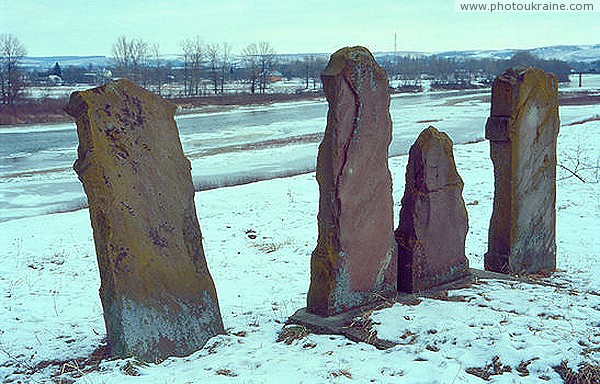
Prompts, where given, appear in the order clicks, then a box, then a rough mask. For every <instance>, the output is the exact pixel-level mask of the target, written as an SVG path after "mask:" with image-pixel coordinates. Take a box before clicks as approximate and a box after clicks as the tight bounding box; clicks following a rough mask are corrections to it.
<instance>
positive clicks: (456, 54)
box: [23, 44, 600, 68]
mask: <svg viewBox="0 0 600 384" xmlns="http://www.w3.org/2000/svg"><path fill="white" fill-rule="evenodd" d="M519 51H522V50H519V49H498V50H466V51H446V52H438V53H426V52H413V51H411V52H408V51H407V52H405V51H399V52H397V53H396V54H397V55H399V56H431V55H437V56H441V57H445V58H457V59H458V58H465V59H466V58H473V59H482V58H492V59H502V60H506V59H509V58H511V57H512V56H513V55H514V54H515V53H516V52H519ZM527 51H529V52H531V53H533V54H534V55H536V56H538V57H539V58H541V59H546V60H552V59H558V60H564V61H568V62H584V63H587V62H592V61H596V60H600V44H596V45H554V46H550V47H541V48H533V49H529V50H527ZM330 54H331V53H297V54H281V55H277V56H278V59H279V60H281V61H294V60H302V59H303V58H304V57H306V56H316V57H319V58H323V59H327V58H329V55H330ZM374 54H375V56H376V57H386V56H387V57H389V56H390V55H393V54H394V52H375V53H374ZM163 59H165V60H170V61H172V62H174V63H175V64H176V65H177V64H180V62H181V55H179V54H171V55H164V56H163ZM56 62H58V63H59V64H60V65H61V67H68V66H77V67H87V66H89V65H92V66H94V67H101V68H102V67H110V66H112V59H111V58H110V57H106V56H47V57H29V56H27V57H25V59H24V63H23V64H24V65H25V66H26V67H30V68H50V67H52V66H53V65H54V63H56Z"/></svg>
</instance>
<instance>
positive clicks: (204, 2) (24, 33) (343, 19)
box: [0, 0, 600, 56]
mask: <svg viewBox="0 0 600 384" xmlns="http://www.w3.org/2000/svg"><path fill="white" fill-rule="evenodd" d="M473 1H476V0H473ZM554 2H557V1H554ZM588 2H589V1H588ZM591 2H598V1H597V0H591ZM598 8H600V6H599V7H598ZM599 11H600V9H599ZM599 16H600V13H598V12H587V13H575V12H573V13H542V12H538V13H531V12H517V13H514V12H512V13H483V12H480V13H466V12H456V11H455V0H420V1H419V0H279V1H275V0H211V1H209V0H178V1H173V0H103V1H88V0H85V1H84V0H0V33H12V34H13V35H15V36H16V37H17V38H18V39H19V40H20V41H21V42H22V43H23V45H25V47H26V48H27V50H28V53H29V55H30V56H58V55H110V52H111V46H112V44H113V43H114V41H115V39H116V37H117V36H119V35H125V36H128V37H137V38H142V39H144V40H145V41H147V42H149V43H158V44H159V45H160V47H161V52H162V53H164V54H176V53H179V52H180V50H181V49H180V42H181V41H182V40H184V39H186V38H193V37H195V36H200V37H201V38H202V39H203V40H204V41H205V42H211V43H212V42H214V43H223V42H228V43H230V44H232V45H233V48H234V51H235V52H239V51H241V50H242V49H243V48H244V47H245V46H246V45H248V44H249V43H252V42H258V41H268V42H269V43H271V45H272V46H273V47H274V48H275V49H276V50H277V52H278V53H313V52H314V53H316V52H324V53H327V52H333V51H335V50H336V49H338V48H341V47H343V46H346V45H357V44H359V45H364V46H367V47H368V48H370V49H371V50H373V51H393V50H394V34H397V47H398V50H399V51H424V52H439V51H446V50H465V49H503V48H517V49H526V48H534V47H540V46H548V45H558V44H600V23H599V22H598V20H599Z"/></svg>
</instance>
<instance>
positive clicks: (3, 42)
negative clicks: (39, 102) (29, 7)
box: [0, 34, 27, 105]
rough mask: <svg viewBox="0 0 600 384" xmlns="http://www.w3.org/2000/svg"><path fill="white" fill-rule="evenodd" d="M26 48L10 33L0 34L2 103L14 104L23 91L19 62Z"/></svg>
mask: <svg viewBox="0 0 600 384" xmlns="http://www.w3.org/2000/svg"><path fill="white" fill-rule="evenodd" d="M26 54H27V50H26V49H25V47H24V46H23V44H21V42H20V41H19V40H18V39H17V38H16V37H15V36H14V35H12V34H2V35H0V98H1V100H2V104H3V105H12V104H14V103H15V102H16V101H17V100H18V99H19V98H20V97H21V96H22V95H23V93H24V91H25V82H24V80H23V73H22V71H21V63H22V61H23V58H24V57H25V55H26Z"/></svg>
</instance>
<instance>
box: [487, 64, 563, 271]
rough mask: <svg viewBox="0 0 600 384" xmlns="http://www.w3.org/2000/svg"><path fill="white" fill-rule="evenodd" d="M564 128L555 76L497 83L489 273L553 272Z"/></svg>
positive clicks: (509, 77)
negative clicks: (558, 153)
mask: <svg viewBox="0 0 600 384" xmlns="http://www.w3.org/2000/svg"><path fill="white" fill-rule="evenodd" d="M559 125H560V123H559V117H558V82H557V79H556V76H555V75H553V74H547V73H545V72H544V71H542V70H540V69H537V68H532V67H529V68H522V67H517V68H510V69H508V70H507V71H506V72H504V74H502V75H500V76H499V77H498V78H496V80H495V81H494V83H493V86H492V110H491V116H490V117H489V119H488V121H487V124H486V129H485V131H486V132H485V136H486V138H487V139H489V140H490V149H491V158H492V161H493V163H494V177H495V183H494V189H495V191H494V210H493V213H492V218H491V221H490V229H489V244H488V252H487V253H486V255H485V258H484V264H485V269H486V270H490V271H494V272H501V273H516V274H529V273H551V272H553V271H554V269H555V267H556V241H555V233H556V138H557V136H558V129H559Z"/></svg>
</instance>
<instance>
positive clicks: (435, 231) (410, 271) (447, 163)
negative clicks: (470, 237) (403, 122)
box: [395, 126, 469, 292]
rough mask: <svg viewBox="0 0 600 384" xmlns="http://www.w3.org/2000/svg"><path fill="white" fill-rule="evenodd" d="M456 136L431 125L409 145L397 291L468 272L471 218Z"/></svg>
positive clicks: (424, 287) (421, 287)
mask: <svg viewBox="0 0 600 384" xmlns="http://www.w3.org/2000/svg"><path fill="white" fill-rule="evenodd" d="M463 186H464V184H463V181H462V179H461V177H460V176H459V174H458V172H457V171H456V164H455V163H454V155H453V153H452V140H450V138H449V137H448V135H446V134H445V133H443V132H439V131H438V130H437V129H435V128H434V127H431V126H430V127H429V128H427V129H425V130H423V132H421V134H420V135H419V137H418V139H417V141H416V142H415V143H414V144H413V145H412V147H411V148H410V152H409V156H408V165H407V167H406V185H405V189H404V197H403V198H402V208H401V209H400V224H399V226H398V229H396V232H395V235H396V240H397V242H398V290H400V291H404V292H418V291H423V290H427V289H429V288H432V287H435V286H438V285H441V284H444V283H448V282H451V281H454V280H456V279H458V278H461V277H463V276H465V275H466V274H467V269H468V266H469V262H468V260H467V257H466V256H465V239H466V237H467V230H468V219H467V210H466V208H465V202H464V200H463V198H462V190H463Z"/></svg>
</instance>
